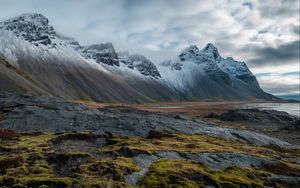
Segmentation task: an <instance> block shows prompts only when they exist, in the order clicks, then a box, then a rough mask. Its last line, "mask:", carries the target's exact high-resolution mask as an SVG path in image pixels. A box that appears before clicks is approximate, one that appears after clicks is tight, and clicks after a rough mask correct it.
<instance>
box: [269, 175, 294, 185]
mask: <svg viewBox="0 0 300 188" xmlns="http://www.w3.org/2000/svg"><path fill="white" fill-rule="evenodd" d="M269 180H270V181H272V182H278V183H281V184H284V185H286V186H287V187H299V186H300V177H292V176H282V175H272V176H271V177H269Z"/></svg>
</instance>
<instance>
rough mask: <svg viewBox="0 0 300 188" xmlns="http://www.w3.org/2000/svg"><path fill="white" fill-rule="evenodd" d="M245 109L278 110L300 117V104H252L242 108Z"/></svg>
mask: <svg viewBox="0 0 300 188" xmlns="http://www.w3.org/2000/svg"><path fill="white" fill-rule="evenodd" d="M240 107H241V108H244V109H251V108H258V109H261V110H278V111H284V112H287V113H289V114H290V115H293V116H297V117H300V103H252V104H244V105H242V106H240Z"/></svg>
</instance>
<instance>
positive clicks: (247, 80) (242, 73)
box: [158, 43, 272, 99]
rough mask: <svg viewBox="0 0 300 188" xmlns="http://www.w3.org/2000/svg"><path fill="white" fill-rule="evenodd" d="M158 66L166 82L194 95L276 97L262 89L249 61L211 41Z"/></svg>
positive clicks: (192, 96)
mask: <svg viewBox="0 0 300 188" xmlns="http://www.w3.org/2000/svg"><path fill="white" fill-rule="evenodd" d="M158 70H159V71H160V73H161V75H162V81H163V82H165V83H166V84H167V85H168V86H169V87H171V88H173V89H174V90H176V91H181V92H183V95H185V96H189V97H191V98H202V99H235V98H238V99H247V98H248V99H249V98H272V97H271V96H270V95H269V94H266V93H265V92H263V91H262V90H261V89H260V87H259V85H258V83H257V81H256V78H255V77H254V76H253V74H252V73H251V72H250V70H249V69H248V68H247V66H246V64H245V63H243V62H238V61H235V60H234V59H233V58H226V59H224V58H222V57H221V56H220V54H219V52H218V50H217V48H216V47H215V46H214V45H213V44H211V43H209V44H207V45H206V46H205V47H204V48H203V49H201V50H199V49H198V47H197V46H196V45H192V46H190V47H188V48H186V49H185V50H183V52H181V53H180V54H179V55H178V57H176V58H174V59H173V60H167V61H164V62H162V63H160V65H159V66H158Z"/></svg>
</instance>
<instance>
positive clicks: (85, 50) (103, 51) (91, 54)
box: [81, 43, 119, 66]
mask: <svg viewBox="0 0 300 188" xmlns="http://www.w3.org/2000/svg"><path fill="white" fill-rule="evenodd" d="M81 48H82V49H81V55H82V56H83V57H85V58H87V59H94V60H95V61H96V62H97V63H104V64H107V65H111V66H114V65H116V66H119V59H118V54H117V53H116V51H115V49H114V46H113V44H112V43H105V44H94V45H90V46H86V47H81Z"/></svg>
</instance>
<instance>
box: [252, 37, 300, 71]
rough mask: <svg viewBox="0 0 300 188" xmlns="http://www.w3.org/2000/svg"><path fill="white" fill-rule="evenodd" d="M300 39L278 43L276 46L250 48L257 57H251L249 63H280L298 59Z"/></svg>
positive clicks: (263, 64) (259, 64)
mask: <svg viewBox="0 0 300 188" xmlns="http://www.w3.org/2000/svg"><path fill="white" fill-rule="evenodd" d="M299 45H300V41H299V40H297V41H293V42H290V43H286V44H282V45H279V46H278V47H275V48H272V47H264V48H256V49H252V51H253V52H254V53H255V54H256V56H257V58H255V59H251V60H250V61H249V63H252V64H255V66H266V65H280V64H284V63H286V62H291V61H299V57H300V51H299V50H300V46H299Z"/></svg>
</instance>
